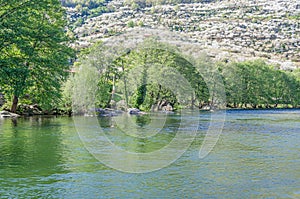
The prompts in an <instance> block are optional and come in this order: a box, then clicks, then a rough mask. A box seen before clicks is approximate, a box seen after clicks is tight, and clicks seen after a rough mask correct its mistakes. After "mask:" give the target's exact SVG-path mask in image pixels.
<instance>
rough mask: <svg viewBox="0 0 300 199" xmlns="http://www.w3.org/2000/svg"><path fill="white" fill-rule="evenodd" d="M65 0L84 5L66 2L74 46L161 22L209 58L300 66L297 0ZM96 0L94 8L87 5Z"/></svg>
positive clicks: (298, 8) (151, 26)
mask: <svg viewBox="0 0 300 199" xmlns="http://www.w3.org/2000/svg"><path fill="white" fill-rule="evenodd" d="M69 2H73V3H76V2H77V4H76V5H82V7H85V9H77V10H76V9H75V8H74V5H75V4H72V5H73V7H72V8H68V13H69V17H70V21H71V22H72V25H71V27H72V28H73V30H74V34H75V35H74V36H75V37H76V38H77V42H76V43H75V46H77V47H79V48H81V47H85V46H89V45H90V44H92V43H94V42H96V41H97V40H101V39H103V38H107V37H110V36H113V35H117V34H120V33H123V32H126V31H128V30H130V29H131V28H133V27H136V26H140V27H145V28H152V29H156V28H162V27H163V28H165V29H166V30H170V31H172V32H176V33H178V34H180V35H185V36H187V37H188V38H189V42H191V43H197V44H201V45H202V46H203V48H202V49H203V50H204V51H206V52H207V53H208V54H209V55H210V56H211V57H212V58H213V59H215V60H221V59H229V60H235V61H238V60H240V61H241V60H249V59H250V60H251V59H257V58H262V59H265V60H266V61H267V62H268V63H271V64H278V65H279V66H280V67H281V68H282V69H294V68H297V67H299V66H300V64H299V62H300V53H299V52H300V51H299V49H300V48H299V45H300V38H299V35H300V34H299V33H300V25H299V19H300V18H299V17H300V4H299V2H298V1H297V0H288V1H281V0H275V1H271V2H270V1H266V0H251V1H244V0H238V1H233V0H226V1H225V0H224V1H220V0H219V1H218V0H212V1H210V0H199V1H197V0H196V1H182V0H171V1H164V0H162V1H152V0H125V1H122V0H112V1H105V2H103V3H99V2H98V1H92V0H91V1H81V2H83V3H81V4H79V3H78V2H79V1H69ZM91 2H95V3H91ZM96 2H98V5H99V7H98V8H97V9H100V10H101V11H99V12H94V11H91V10H93V9H91V10H90V9H89V8H88V7H89V5H90V4H92V5H96V4H97V3H96ZM79 7H80V6H79ZM84 10H85V11H84ZM89 12H90V13H89ZM79 13H80V14H79Z"/></svg>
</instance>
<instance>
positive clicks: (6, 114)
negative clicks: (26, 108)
mask: <svg viewBox="0 0 300 199" xmlns="http://www.w3.org/2000/svg"><path fill="white" fill-rule="evenodd" d="M16 117H20V115H18V114H15V113H11V112H9V111H0V118H16Z"/></svg>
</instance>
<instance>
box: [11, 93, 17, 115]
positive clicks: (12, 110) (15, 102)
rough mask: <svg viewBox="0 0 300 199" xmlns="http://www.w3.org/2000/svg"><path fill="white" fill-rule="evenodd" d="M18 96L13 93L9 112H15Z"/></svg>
mask: <svg viewBox="0 0 300 199" xmlns="http://www.w3.org/2000/svg"><path fill="white" fill-rule="evenodd" d="M18 102H19V97H17V96H15V95H14V99H13V103H12V105H11V110H10V111H11V112H12V113H16V111H17V107H18Z"/></svg>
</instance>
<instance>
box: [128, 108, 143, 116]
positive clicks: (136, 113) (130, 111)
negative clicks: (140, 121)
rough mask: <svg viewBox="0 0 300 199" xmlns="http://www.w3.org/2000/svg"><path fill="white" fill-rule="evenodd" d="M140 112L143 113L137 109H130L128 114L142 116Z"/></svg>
mask: <svg viewBox="0 0 300 199" xmlns="http://www.w3.org/2000/svg"><path fill="white" fill-rule="evenodd" d="M140 112H141V111H140V110H139V109H137V108H129V109H128V110H127V113H128V114H130V115H138V114H140Z"/></svg>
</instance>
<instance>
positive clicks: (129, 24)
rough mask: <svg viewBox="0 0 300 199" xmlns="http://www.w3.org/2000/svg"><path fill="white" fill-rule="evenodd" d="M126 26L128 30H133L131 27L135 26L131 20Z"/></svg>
mask: <svg viewBox="0 0 300 199" xmlns="http://www.w3.org/2000/svg"><path fill="white" fill-rule="evenodd" d="M127 26H128V27H129V28H133V27H134V26H135V23H134V22H133V21H132V20H131V21H129V22H128V23H127Z"/></svg>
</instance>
